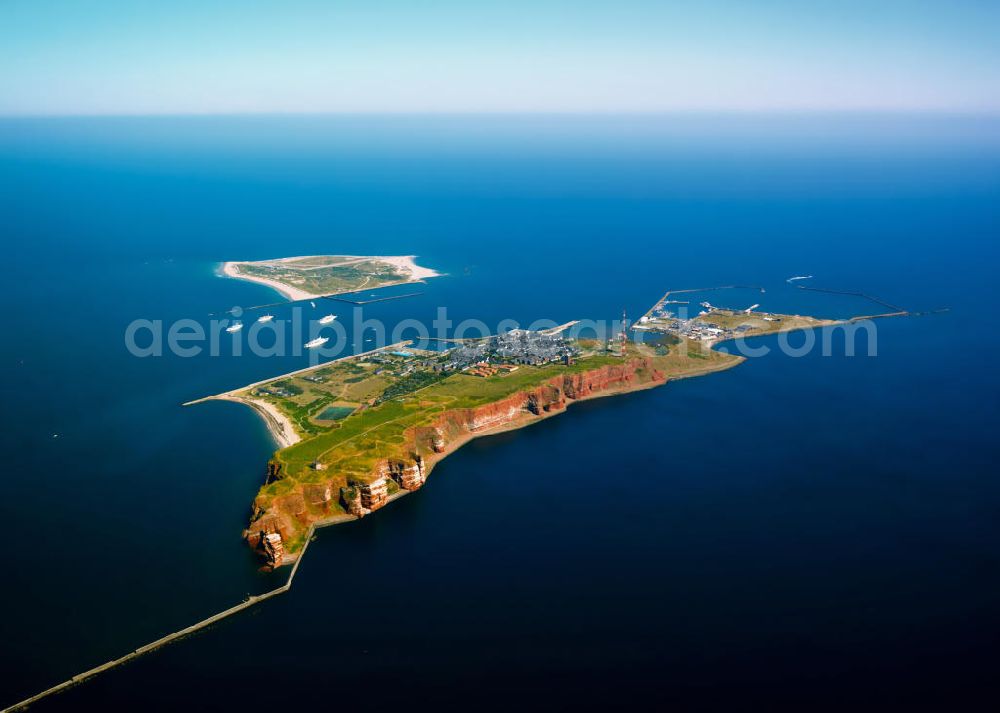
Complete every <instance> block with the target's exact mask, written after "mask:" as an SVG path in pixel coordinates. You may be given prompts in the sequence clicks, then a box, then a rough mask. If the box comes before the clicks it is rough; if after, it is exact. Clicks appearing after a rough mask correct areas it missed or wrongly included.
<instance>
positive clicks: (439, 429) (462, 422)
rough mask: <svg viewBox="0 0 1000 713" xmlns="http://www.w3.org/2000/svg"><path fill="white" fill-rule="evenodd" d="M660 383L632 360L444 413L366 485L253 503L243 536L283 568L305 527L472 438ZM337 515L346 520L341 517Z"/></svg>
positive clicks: (410, 476)
mask: <svg viewBox="0 0 1000 713" xmlns="http://www.w3.org/2000/svg"><path fill="white" fill-rule="evenodd" d="M664 382H666V376H665V375H664V374H663V373H662V372H661V371H659V370H657V369H656V368H655V367H654V366H653V363H652V361H651V360H650V359H649V358H633V359H630V360H629V361H627V362H623V363H621V364H614V365H608V366H603V367H599V368H596V369H592V370H590V371H585V372H580V373H576V374H564V375H560V376H556V377H553V378H551V379H549V380H548V381H545V382H543V383H542V384H539V385H538V386H536V387H534V388H532V389H529V390H526V391H519V392H517V393H515V394H512V395H510V396H508V397H506V398H503V399H500V400H499V401H495V402H493V403H490V404H486V405H483V406H478V407H476V408H468V409H454V410H451V411H446V412H444V413H443V414H441V415H440V416H438V417H437V418H436V419H435V421H434V422H433V424H431V425H429V426H419V427H415V428H411V429H409V430H408V431H407V432H406V435H407V442H406V445H405V446H402V447H401V448H400V452H399V454H398V456H397V457H390V458H385V459H382V460H380V461H379V462H378V464H377V465H376V466H375V468H374V469H373V471H372V472H371V473H370V474H369V476H368V477H367V478H364V479H360V478H357V477H352V478H349V479H348V480H347V482H346V485H345V484H344V481H343V478H340V479H339V480H338V478H337V477H336V473H331V474H330V479H329V480H328V481H327V482H324V483H301V484H297V485H296V489H295V490H293V491H292V492H290V493H287V494H285V495H281V496H278V497H275V498H273V499H272V500H271V502H270V503H269V504H268V506H267V507H266V508H265V507H263V503H261V502H259V500H260V499H259V498H258V501H255V502H254V512H253V517H252V519H251V522H250V525H249V526H248V528H247V529H246V530H245V531H244V537H245V539H246V541H247V543H248V544H249V545H250V547H252V548H253V549H254V551H256V552H257V553H258V554H259V555H260V557H261V558H262V559H263V560H264V561H265V563H266V564H267V565H268V566H270V567H279V566H281V565H282V564H289V563H290V562H293V561H294V560H295V557H296V555H295V554H294V553H289V552H287V551H286V543H288V542H289V541H291V540H293V539H294V538H295V537H296V536H298V535H301V534H302V533H304V532H306V531H308V529H309V527H310V525H313V524H317V523H322V522H324V521H327V522H333V521H337V520H338V517H337V516H338V515H339V516H340V518H342V519H353V518H360V517H364V516H365V515H368V514H370V513H371V512H373V511H375V510H378V509H379V508H381V507H382V506H383V505H385V504H386V503H387V502H388V501H389V500H390V499H391V497H393V496H394V494H403V493H405V492H407V491H413V490H417V489H419V488H420V487H421V486H422V485H423V484H424V481H425V480H426V479H427V476H428V474H429V473H430V471H431V469H432V468H433V466H434V464H435V463H436V462H437V461H439V460H441V459H443V458H444V457H445V456H447V455H448V454H449V453H451V452H452V451H454V450H456V449H457V448H459V447H460V446H462V445H463V444H464V443H466V442H468V441H469V440H471V439H473V438H475V437H477V436H482V435H485V434H488V433H495V432H498V431H503V430H510V429H514V428H521V427H522V426H525V425H528V424H529V423H533V422H535V421H537V420H540V419H542V418H545V417H547V416H550V415H554V414H556V413H559V412H561V411H564V410H565V409H566V406H567V404H568V403H569V402H571V401H578V400H582V399H587V398H593V397H597V396H607V395H611V394H615V393H623V392H626V391H632V390H635V389H640V388H649V387H652V386H658V385H660V384H663V383H664ZM280 471H281V468H280V466H279V465H278V464H276V463H273V462H272V463H271V464H269V466H268V482H272V481H274V480H278V479H280V478H281V477H282V473H281V472H280ZM338 505H339V506H340V507H339V508H338V507H337V506H338ZM340 508H342V509H343V510H344V511H346V512H347V513H349V515H342V514H341V513H340ZM352 516H353V517H352Z"/></svg>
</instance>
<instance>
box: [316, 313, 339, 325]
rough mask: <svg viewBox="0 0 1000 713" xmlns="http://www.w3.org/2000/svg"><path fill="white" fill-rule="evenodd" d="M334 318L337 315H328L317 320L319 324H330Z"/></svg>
mask: <svg viewBox="0 0 1000 713" xmlns="http://www.w3.org/2000/svg"><path fill="white" fill-rule="evenodd" d="M336 318H337V315H335V314H328V315H327V316H325V317H320V318H319V323H320V324H330V322H332V321H333V320H335V319H336Z"/></svg>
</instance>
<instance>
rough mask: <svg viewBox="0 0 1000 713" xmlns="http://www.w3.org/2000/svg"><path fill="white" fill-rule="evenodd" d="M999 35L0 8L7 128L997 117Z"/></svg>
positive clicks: (272, 9)
mask: <svg viewBox="0 0 1000 713" xmlns="http://www.w3.org/2000/svg"><path fill="white" fill-rule="evenodd" d="M998 28H1000V1H997V0H991V1H984V0H980V1H973V0H942V1H940V2H931V1H929V0H926V1H921V0H905V1H904V0H836V1H831V2H827V1H826V0H800V1H798V2H792V1H790V0H759V1H755V0H687V1H686V2H669V1H667V0H657V1H652V0H617V1H615V2H588V0H576V1H570V0H531V1H528V2H519V1H518V0H507V1H506V2H491V3H487V2H475V0H464V1H456V2H434V1H433V0H428V1H424V2H421V1H420V0H408V1H405V2H403V1H390V0H353V1H351V2H337V1H335V0H327V1H326V2H318V1H316V0H282V1H281V2H262V1H256V0H239V1H231V2H211V1H210V0H199V1H191V0H156V1H152V2H151V1H145V0H119V1H115V0H103V1H102V0H87V1H84V0H63V1H57V0H0V114H5V115H10V114H149V113H238V112H480V111H486V112H562V111H567V112H632V111H636V112H644V111H677V110H683V111H788V110H792V111H812V110H834V111H843V110H848V111H851V110H889V111H895V110H904V111H911V110H913V111H943V112H963V113H964V112H990V113H995V112H997V111H1000V78H998V67H1000V42H998V41H997V31H998Z"/></svg>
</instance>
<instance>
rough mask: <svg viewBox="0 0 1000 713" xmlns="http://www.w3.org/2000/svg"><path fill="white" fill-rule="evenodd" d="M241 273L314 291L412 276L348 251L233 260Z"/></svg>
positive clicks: (364, 286)
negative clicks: (280, 258) (275, 258)
mask: <svg viewBox="0 0 1000 713" xmlns="http://www.w3.org/2000/svg"><path fill="white" fill-rule="evenodd" d="M234 265H235V266H236V267H237V269H238V271H239V274H240V275H246V276H248V277H258V278H263V279H267V280H273V281H275V282H280V283H282V284H284V285H287V286H289V287H295V288H297V289H299V290H305V291H306V292H309V293H311V294H314V295H330V294H337V293H342V292H353V291H355V290H361V289H373V288H378V287H384V286H386V285H392V284H398V283H400V282H407V281H409V280H410V275H409V273H408V272H406V271H404V270H400V269H399V268H397V267H396V266H394V265H391V264H389V263H387V262H384V261H382V260H378V259H374V258H364V257H360V258H359V257H351V256H347V255H321V256H315V257H302V258H285V259H282V260H261V261H259V262H238V263H234Z"/></svg>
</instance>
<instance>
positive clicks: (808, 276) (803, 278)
mask: <svg viewBox="0 0 1000 713" xmlns="http://www.w3.org/2000/svg"><path fill="white" fill-rule="evenodd" d="M811 279H812V275H796V276H795V277H789V278H788V279H787V280H785V282H795V281H796V280H811Z"/></svg>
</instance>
